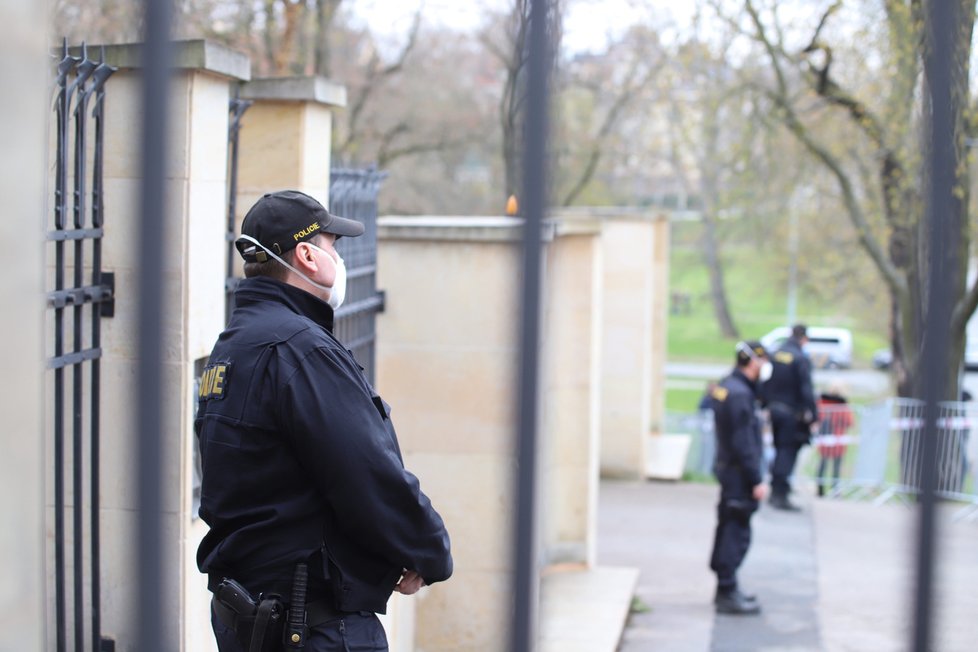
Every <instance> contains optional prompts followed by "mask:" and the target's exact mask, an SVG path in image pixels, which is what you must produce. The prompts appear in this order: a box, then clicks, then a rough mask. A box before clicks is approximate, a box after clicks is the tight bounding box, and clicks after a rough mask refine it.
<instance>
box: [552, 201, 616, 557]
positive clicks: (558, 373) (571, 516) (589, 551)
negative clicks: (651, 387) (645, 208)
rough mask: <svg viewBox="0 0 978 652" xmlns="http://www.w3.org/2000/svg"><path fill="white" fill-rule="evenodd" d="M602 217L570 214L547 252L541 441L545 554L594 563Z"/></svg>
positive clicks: (599, 376)
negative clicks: (592, 217)
mask: <svg viewBox="0 0 978 652" xmlns="http://www.w3.org/2000/svg"><path fill="white" fill-rule="evenodd" d="M600 236H601V223H600V222H599V221H596V220H592V219H587V218H585V219H580V218H574V219H572V218H567V217H565V218H562V219H558V221H557V222H556V234H555V237H554V240H553V242H551V243H550V244H549V245H548V247H547V251H546V256H545V273H544V322H543V324H544V326H543V334H542V344H543V353H544V355H543V373H542V375H541V378H542V382H541V387H542V390H543V391H542V402H543V405H542V408H543V409H542V413H543V428H542V429H541V435H542V441H541V444H542V445H541V446H540V452H541V455H540V460H541V465H540V466H541V473H542V476H543V495H542V496H541V498H542V500H541V501H540V510H539V512H538V513H539V515H540V518H541V520H542V521H543V523H542V525H543V545H544V547H545V559H546V561H547V562H549V563H560V562H564V563H566V562H571V563H583V564H585V565H587V566H593V565H594V563H595V550H596V543H597V541H596V539H597V536H596V535H597V502H598V483H599V474H598V461H599V456H598V451H599V445H600V444H599V417H600V399H601V373H600V372H601V364H600V362H601V327H602V319H601V316H602V308H601V306H602V296H603V292H604V287H603V278H602V272H601V266H602V251H601V242H600Z"/></svg>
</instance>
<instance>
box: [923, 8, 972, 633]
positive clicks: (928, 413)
mask: <svg viewBox="0 0 978 652" xmlns="http://www.w3.org/2000/svg"><path fill="white" fill-rule="evenodd" d="M962 10H963V4H962V3H958V2H927V3H924V5H923V13H924V20H923V23H924V24H923V28H924V45H925V47H924V57H923V60H924V61H923V63H924V77H925V79H926V89H927V91H929V92H927V93H925V99H924V105H925V109H924V111H925V115H926V116H927V117H928V118H929V120H925V121H924V122H925V125H926V129H925V134H924V138H925V141H926V142H927V143H928V147H927V153H926V156H925V157H924V166H925V167H924V169H925V170H926V171H927V172H926V173H925V177H926V178H927V180H928V182H929V185H928V187H927V188H926V190H927V192H926V194H925V211H924V229H923V231H924V232H925V238H926V240H925V241H926V243H927V245H928V246H927V251H928V258H927V263H928V265H927V273H926V277H925V278H926V279H927V280H926V287H924V288H922V289H923V290H924V294H923V296H926V297H927V305H926V306H920V308H921V309H922V310H925V311H926V312H925V313H924V314H925V315H926V316H925V319H924V329H923V332H924V336H923V343H922V344H923V346H922V350H921V352H920V359H921V361H922V363H921V369H922V371H923V378H922V380H923V385H922V387H923V388H924V392H923V394H924V396H923V399H924V404H925V407H924V417H925V419H924V440H923V445H922V447H921V466H922V473H921V478H920V480H921V483H920V485H921V487H920V489H921V492H920V526H919V530H918V536H917V564H916V570H917V573H916V574H917V595H916V601H915V609H914V627H913V649H914V650H917V651H918V652H925V651H926V650H930V649H932V647H931V640H932V638H933V603H934V581H935V572H934V553H935V540H936V531H937V518H936V514H935V511H936V510H935V494H936V492H935V489H936V482H937V475H938V472H937V454H938V442H937V436H938V427H937V421H938V416H939V414H938V411H939V405H938V403H939V401H941V400H943V399H945V398H947V397H946V396H945V391H946V387H947V384H946V378H947V375H946V372H945V366H946V364H947V361H948V358H949V357H948V351H949V349H948V341H947V325H948V324H950V323H951V315H952V307H953V304H952V298H951V291H950V288H951V285H952V278H953V276H952V275H953V274H954V273H955V270H956V269H958V250H959V247H958V246H957V239H958V238H959V237H960V233H961V226H962V224H961V218H962V215H963V209H962V208H961V200H960V199H959V198H958V195H957V194H956V193H957V191H958V190H960V189H958V188H955V184H956V183H957V179H958V175H957V165H958V160H957V157H956V154H955V149H956V144H957V139H958V137H961V138H963V134H958V133H956V129H957V126H958V125H961V124H964V122H965V120H964V119H963V118H962V117H961V115H962V111H964V109H965V107H964V106H962V102H965V101H967V98H962V97H955V96H954V95H955V94H954V76H955V75H963V71H962V70H961V65H962V59H963V57H962V53H961V52H956V51H955V50H956V49H958V48H957V44H958V43H959V42H960V39H959V38H958V37H957V35H956V30H958V29H960V28H959V25H960V24H961V20H960V18H962V17H961V16H959V15H957V14H958V13H959V12H960V11H962ZM972 11H973V8H972ZM969 45H970V43H969ZM965 88H967V84H965Z"/></svg>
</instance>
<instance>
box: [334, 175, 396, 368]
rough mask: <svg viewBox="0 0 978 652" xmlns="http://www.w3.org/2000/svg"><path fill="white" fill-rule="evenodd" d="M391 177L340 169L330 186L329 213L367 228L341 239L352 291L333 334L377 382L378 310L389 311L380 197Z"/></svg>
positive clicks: (338, 313) (347, 297) (336, 322)
mask: <svg viewBox="0 0 978 652" xmlns="http://www.w3.org/2000/svg"><path fill="white" fill-rule="evenodd" d="M385 178H387V173H386V172H381V171H378V170H377V169H375V168H373V167H370V168H366V169H358V170H355V169H335V170H333V171H332V173H331V174H330V184H329V211H330V212H331V213H335V214H336V215H341V216H343V217H346V218H349V219H353V220H357V221H359V222H361V223H362V224H363V228H364V231H363V235H362V236H360V237H358V238H340V240H339V241H338V242H337V243H336V250H337V252H338V253H339V254H340V255H341V256H342V257H343V261H344V262H345V263H346V267H347V290H346V300H345V301H344V303H343V305H342V306H341V307H340V309H339V310H337V311H336V321H335V323H334V325H333V332H334V334H335V335H336V337H337V339H339V340H340V341H341V342H343V343H344V344H345V345H346V346H347V347H349V349H350V350H351V351H353V354H354V356H355V357H356V359H357V361H358V362H359V363H360V364H361V365H362V366H363V368H364V373H365V375H366V376H367V380H369V381H370V382H371V384H372V383H374V382H375V380H376V379H375V374H376V340H377V313H379V312H382V311H383V309H384V294H383V292H380V291H378V290H377V199H378V196H379V193H380V186H381V184H382V183H383V181H384V179H385Z"/></svg>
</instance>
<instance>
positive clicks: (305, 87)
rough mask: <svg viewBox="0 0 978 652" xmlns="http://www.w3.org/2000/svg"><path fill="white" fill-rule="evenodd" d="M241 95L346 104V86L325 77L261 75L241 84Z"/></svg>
mask: <svg viewBox="0 0 978 652" xmlns="http://www.w3.org/2000/svg"><path fill="white" fill-rule="evenodd" d="M241 97H242V98H244V99H249V100H282V101H287V102H317V103H319V104H326V105H329V106H338V107H343V106H346V86H343V85H341V84H337V83H335V82H332V81H330V80H328V79H326V78H325V77H318V76H305V77H263V78H261V79H253V80H251V81H250V82H248V83H246V84H242V85H241Z"/></svg>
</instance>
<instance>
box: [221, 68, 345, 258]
mask: <svg viewBox="0 0 978 652" xmlns="http://www.w3.org/2000/svg"><path fill="white" fill-rule="evenodd" d="M240 93H241V98H242V99H246V100H251V101H252V102H253V104H252V105H251V107H250V108H249V109H248V110H247V111H246V112H245V114H244V116H243V117H242V119H241V136H240V140H239V152H240V153H239V159H238V166H239V167H238V197H237V213H238V215H237V219H238V224H237V228H236V231H235V232H236V233H240V232H241V220H242V219H244V216H245V213H247V212H248V209H249V208H251V206H252V205H253V204H254V203H255V202H256V201H257V200H258V198H259V197H261V196H262V195H263V194H265V193H266V192H272V191H275V190H300V191H302V192H304V193H306V194H308V195H311V196H313V197H315V198H316V199H318V200H319V201H320V202H322V204H323V205H324V206H326V207H329V171H330V146H331V143H332V130H333V109H335V108H339V107H343V106H346V88H345V87H343V86H340V85H338V84H334V83H333V82H330V81H329V80H327V79H325V78H322V77H278V78H268V79H254V80H252V81H250V82H248V83H246V84H242V85H241V88H240ZM235 264H236V265H237V266H238V269H239V273H240V265H241V261H240V260H236V261H235Z"/></svg>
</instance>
